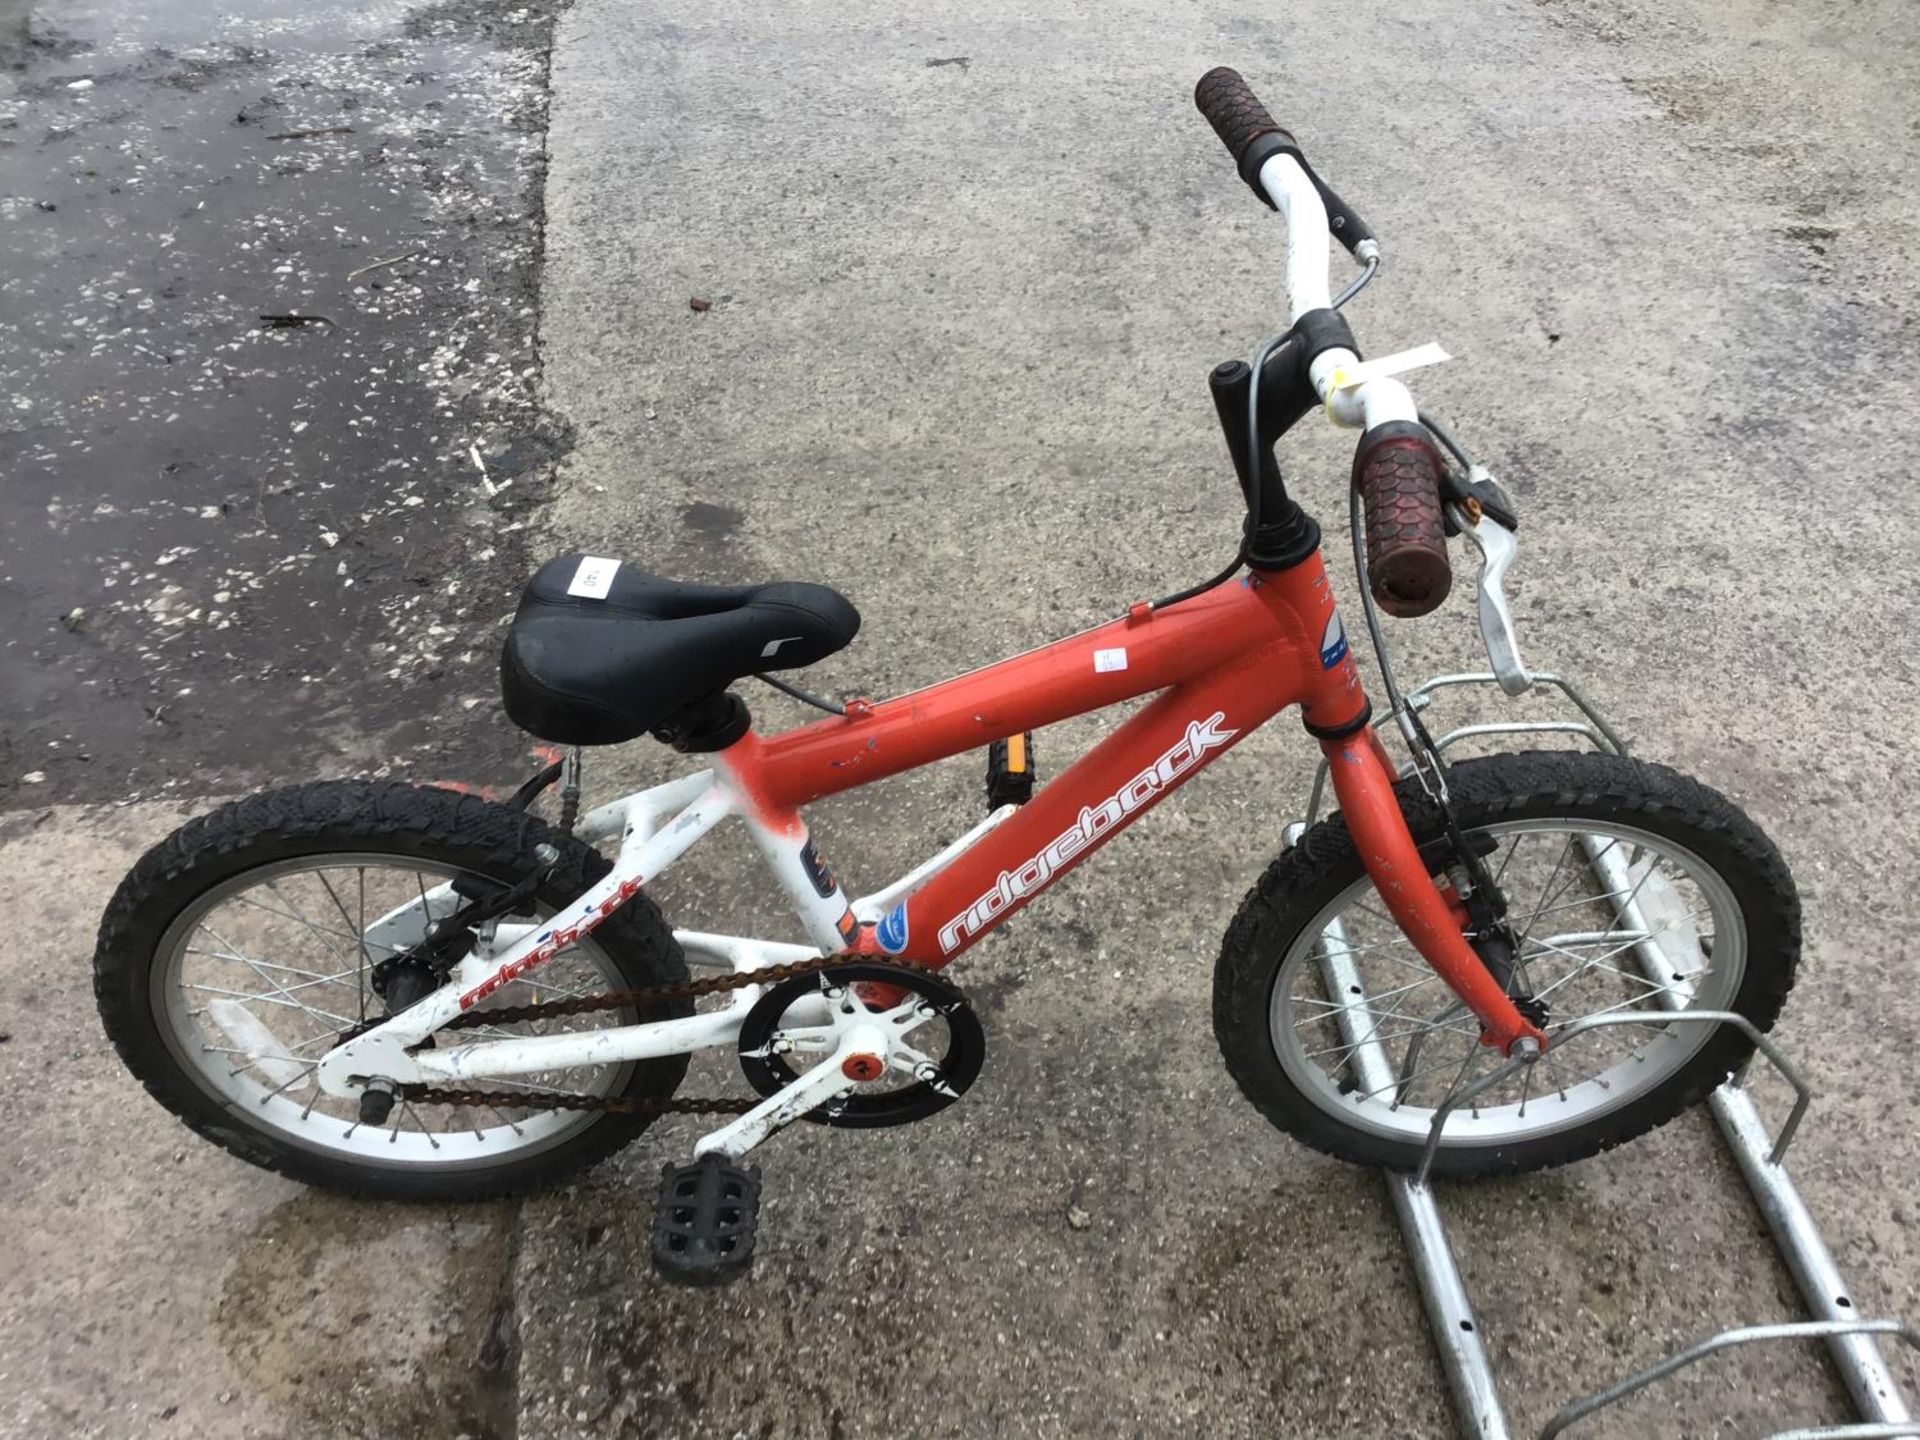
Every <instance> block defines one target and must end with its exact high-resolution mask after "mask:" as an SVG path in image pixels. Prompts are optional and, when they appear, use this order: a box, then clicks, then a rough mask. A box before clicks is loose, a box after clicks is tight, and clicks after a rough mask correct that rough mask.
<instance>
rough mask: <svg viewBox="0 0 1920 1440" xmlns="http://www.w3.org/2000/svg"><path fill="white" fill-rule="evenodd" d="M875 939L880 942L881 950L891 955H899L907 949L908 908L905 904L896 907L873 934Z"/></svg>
mask: <svg viewBox="0 0 1920 1440" xmlns="http://www.w3.org/2000/svg"><path fill="white" fill-rule="evenodd" d="M873 938H874V939H876V940H878V941H879V942H880V948H881V949H882V950H884V951H886V952H887V954H889V955H898V954H899V953H900V952H901V951H902V950H904V949H906V948H907V907H906V906H905V905H904V904H900V905H896V906H894V908H893V910H892V912H891V913H890V914H889V915H888V916H887V918H886V919H884V920H882V921H881V922H880V925H879V928H878V929H876V930H875V931H874V932H873Z"/></svg>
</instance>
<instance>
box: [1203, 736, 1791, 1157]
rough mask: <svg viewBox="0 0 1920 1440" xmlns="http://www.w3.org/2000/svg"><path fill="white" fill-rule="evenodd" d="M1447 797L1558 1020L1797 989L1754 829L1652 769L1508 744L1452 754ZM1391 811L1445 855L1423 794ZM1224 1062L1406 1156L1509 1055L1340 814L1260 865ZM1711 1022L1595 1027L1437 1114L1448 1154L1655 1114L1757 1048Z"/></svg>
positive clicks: (1262, 1106) (1753, 1013)
mask: <svg viewBox="0 0 1920 1440" xmlns="http://www.w3.org/2000/svg"><path fill="white" fill-rule="evenodd" d="M1448 788H1449V791H1450V793H1451V797H1452V802H1453V806H1454V810H1455V813H1456V814H1457V815H1458V816H1459V819H1460V821H1461V824H1462V827H1463V828H1464V829H1465V830H1466V832H1467V834H1468V837H1469V840H1470V841H1471V842H1474V843H1476V844H1477V845H1478V846H1479V847H1480V848H1482V849H1483V850H1484V852H1485V855H1486V864H1487V867H1488V869H1489V871H1491V872H1493V873H1494V874H1495V876H1496V878H1497V880H1498V883H1499V885H1500V888H1501V889H1502V890H1503V891H1504V892H1505V893H1506V895H1507V897H1508V900H1509V904H1510V907H1511V909H1510V915H1509V918H1510V921H1511V924H1512V927H1513V930H1514V932H1515V934H1516V936H1517V937H1518V940H1519V948H1518V951H1517V956H1518V961H1517V971H1516V978H1517V980H1518V981H1519V982H1520V983H1521V984H1522V985H1524V987H1525V989H1526V990H1527V992H1528V993H1530V994H1532V995H1533V996H1535V997H1536V998H1538V999H1539V1000H1541V1001H1543V1002H1544V1003H1545V1005H1546V1006H1547V1008H1548V1012H1549V1018H1548V1022H1547V1024H1546V1027H1545V1028H1546V1030H1547V1031H1548V1034H1549V1036H1556V1035H1558V1034H1559V1033H1560V1032H1562V1031H1564V1030H1565V1029H1566V1028H1567V1027H1568V1026H1569V1025H1570V1024H1572V1023H1573V1022H1574V1021H1576V1020H1579V1019H1581V1018H1583V1017H1586V1016H1592V1015H1600V1014H1608V1013H1623V1012H1627V1011H1634V1012H1636V1013H1637V1012H1639V1011H1642V1010H1645V1011H1647V1012H1649V1013H1650V1014H1652V1013H1653V1012H1658V1011H1660V1010H1662V1009H1663V1008H1664V1007H1671V1008H1682V1009H1684V1008H1697V1009H1706V1010H1733V1011H1737V1012H1739V1013H1740V1014H1742V1015H1745V1016H1746V1017H1747V1018H1748V1019H1750V1020H1752V1021H1753V1022H1754V1024H1755V1025H1756V1026H1758V1027H1759V1028H1760V1029H1762V1030H1765V1029H1768V1028H1770V1027H1771V1026H1772V1024H1773V1022H1774V1018H1775V1017H1776V1016H1777V1015H1778V1013H1779V1010H1780V1006H1781V1003H1782V1002H1783V1001H1784V1000H1785V998H1786V995H1787V991H1788V990H1789V989H1790V988H1791V987H1792V984H1793V976H1794V968H1795V965H1796V964H1797V962H1798V959H1799V950H1800V909H1799V901H1798V898H1797V896H1796V894H1795V892H1794V886H1793V880H1792V877H1791V876H1790V875H1789V874H1788V872H1787V869H1786V866H1785V864H1784V862H1782V860H1781V859H1780V856H1779V853H1778V852H1777V851H1776V850H1775V849H1774V847H1773V845H1772V844H1771V843H1770V842H1769V841H1768V840H1767V838H1766V836H1765V835H1764V834H1762V833H1761V831H1760V830H1759V828H1758V827H1757V826H1755V825H1754V823H1753V822H1752V821H1751V820H1749V819H1748V818H1747V817H1746V816H1745V815H1744V814H1742V813H1741V812H1740V811H1739V810H1738V809H1737V808H1735V807H1734V806H1733V805H1732V804H1731V803H1730V802H1729V801H1727V800H1726V799H1725V798H1724V797H1723V796H1721V795H1719V794H1717V793H1715V792H1714V791H1712V790H1709V789H1707V788H1706V787H1705V786H1703V785H1700V784H1698V783H1697V782H1695V781H1692V780H1689V779H1686V778H1685V777H1683V776H1681V775H1678V774H1676V773H1675V772H1673V771H1671V770H1668V769H1665V768H1664V767H1661V766H1657V765H1647V764H1642V763H1640V762H1638V761H1633V760H1628V759H1625V758H1622V757H1618V756H1609V755H1583V754H1572V753H1557V752H1556V753H1541V754H1527V755H1500V756H1493V757H1490V758H1487V759H1481V760H1469V761H1465V762H1463V763H1461V764H1459V765H1456V766H1454V767H1452V768H1451V769H1450V770H1449V772H1448ZM1399 794H1400V801H1401V807H1402V809H1403V810H1404V811H1405V812H1406V815H1407V819H1408V823H1409V825H1410V827H1411V829H1412V831H1413V835H1414V839H1415V841H1416V842H1417V843H1418V844H1420V845H1421V847H1422V849H1423V853H1425V854H1428V855H1429V856H1431V857H1433V859H1434V862H1435V863H1436V864H1437V863H1438V861H1439V857H1440V856H1441V855H1442V854H1443V853H1444V849H1445V847H1444V845H1443V844H1442V843H1441V842H1442V839H1443V830H1442V823H1441V817H1440V814H1439V811H1438V808H1437V807H1436V806H1435V805H1434V804H1433V803H1432V802H1431V801H1430V800H1429V799H1428V798H1427V797H1426V796H1425V794H1424V793H1423V792H1422V791H1421V790H1420V788H1419V785H1418V783H1417V782H1403V784H1402V786H1401V788H1400V792H1399ZM1214 1030H1215V1034H1216V1036H1217V1037H1218V1039H1219V1043H1220V1048H1221V1052H1222V1054H1223V1055H1224V1056H1225V1058H1226V1062H1227V1068H1228V1069H1229V1071H1230V1072H1231V1073H1232V1074H1233V1076H1234V1078H1235V1080H1237V1081H1238V1082H1239V1084H1240V1087H1241V1089H1242V1090H1243V1091H1244V1092H1245V1093H1246V1095H1247V1097H1248V1098H1249V1099H1250V1100H1252V1101H1253V1103H1254V1104H1255V1106H1257V1107H1258V1108H1259V1110H1260V1112H1261V1113H1262V1114H1263V1115H1265V1116H1266V1117H1267V1118H1268V1119H1269V1120H1271V1121H1272V1122H1273V1123H1274V1124H1275V1125H1277V1126H1279V1127H1280V1128H1281V1129H1282V1130H1285V1131H1287V1132H1288V1133H1289V1134H1291V1135H1293V1136H1295V1137H1296V1138H1298V1139H1300V1140H1303V1141H1305V1142H1306V1143H1307V1144H1309V1145H1312V1146H1314V1147H1315V1148H1317V1149H1320V1150H1324V1151H1326V1152H1328V1153H1329V1154H1333V1155H1337V1156H1340V1157H1341V1158H1343V1159H1347V1160H1352V1161H1355V1162H1357V1163H1361V1164H1368V1165H1384V1166H1388V1167H1392V1168H1399V1169H1410V1168H1412V1167H1414V1166H1416V1165H1418V1163H1419V1161H1420V1158H1421V1153H1422V1150H1423V1148H1424V1146H1425V1144H1426V1141H1427V1136H1428V1132H1429V1126H1430V1124H1431V1122H1432V1120H1433V1117H1434V1114H1435V1111H1436V1109H1437V1108H1438V1107H1439V1106H1441V1105H1443V1104H1445V1103H1446V1101H1447V1100H1448V1099H1449V1098H1451V1097H1454V1096H1457V1095H1459V1094H1461V1093H1462V1092H1463V1091H1464V1090H1465V1089H1466V1088H1467V1087H1469V1086H1470V1085H1472V1083H1473V1082H1474V1081H1475V1080H1476V1079H1478V1078H1480V1077H1482V1076H1484V1075H1486V1074H1487V1073H1488V1072H1489V1071H1491V1070H1492V1069H1494V1068H1495V1067H1496V1066H1497V1065H1499V1064H1500V1063H1501V1060H1500V1057H1499V1056H1498V1054H1497V1053H1496V1052H1494V1051H1493V1050H1491V1049H1490V1048H1488V1047H1486V1046H1483V1045H1481V1044H1480V1043H1479V1026H1478V1023H1477V1022H1476V1021H1475V1020H1474V1018H1473V1016H1472V1015H1471V1014H1469V1013H1468V1012H1467V1011H1466V1010H1465V1009H1464V1007H1462V1006H1461V1005H1460V1004H1459V1003H1458V1002H1457V1001H1456V1000H1455V999H1454V997H1453V995H1452V993H1451V992H1450V991H1449V990H1448V989H1447V988H1446V986H1445V984H1444V983H1443V982H1442V981H1441V980H1440V979H1439V977H1438V976H1436V975H1435V974H1434V973H1433V972H1432V970H1430V969H1429V968H1428V967H1427V965H1426V963H1425V962H1424V961H1423V960H1422V959H1421V957H1420V955H1419V953H1418V952H1417V951H1416V950H1415V949H1414V948H1413V946H1412V944H1411V942H1409V941H1408V940H1407V939H1406V937H1405V936H1404V935H1402V934H1401V932H1400V930H1399V927H1398V926H1397V925H1395V924H1394V922H1393V921H1392V920H1391V918H1389V917H1388V915H1387V913H1386V911H1385V908H1384V907H1383V906H1382V905H1381V903H1380V900H1379V897H1378V895H1377V894H1376V893H1375V891H1374V888H1373V884H1372V881H1371V880H1370V879H1369V878H1368V876H1367V874H1366V871H1365V868H1364V867H1363V865H1362V864H1361V861H1360V857H1359V855H1358V853H1357V852H1356V851H1355V849H1354V846H1353V842H1352V840H1351V838H1350V837H1349V836H1348V834H1347V831H1346V827H1345V825H1344V824H1343V823H1342V822H1341V820H1340V818H1339V817H1338V816H1337V815H1336V816H1334V817H1331V818H1330V819H1328V820H1326V821H1323V822H1322V823H1320V824H1319V825H1316V826H1315V827H1313V829H1311V830H1309V831H1308V832H1307V833H1306V834H1305V835H1304V836H1302V837H1301V840H1300V842H1299V843H1298V844H1297V845H1296V846H1294V848H1293V849H1292V850H1290V851H1288V853H1287V854H1286V855H1285V856H1283V857H1282V858H1281V859H1280V860H1279V861H1277V862H1275V864H1274V865H1273V866H1272V867H1271V868H1270V869H1269V870H1268V871H1267V873H1266V874H1265V875H1264V876H1263V877H1262V878H1261V880H1260V882H1259V884H1258V885H1256V886H1255V888H1254V889H1253V891H1252V892H1251V893H1250V894H1249V895H1248V896H1247V899H1246V901H1245V902H1244V903H1243V904H1242V905H1241V908H1240V911H1239V914H1238V915H1237V916H1236V917H1235V919H1234V922H1233V925H1232V927H1231V928H1230V929H1229V930H1228V932H1227V937H1226V941H1225V944H1224V945H1223V947H1222V951H1221V956H1220V961H1219V965H1218V967H1217V968H1216V970H1215V974H1214ZM1752 1050H1753V1044H1752V1042H1751V1041H1750V1040H1749V1039H1747V1037H1746V1036H1745V1035H1744V1034H1742V1033H1741V1032H1740V1031H1738V1030H1736V1029H1734V1028H1732V1027H1730V1026H1725V1025H1720V1026H1714V1025H1707V1024H1691V1025H1689V1024H1662V1023H1660V1022H1659V1021H1658V1019H1656V1018H1650V1019H1648V1020H1647V1021H1644V1022H1636V1023H1634V1024H1622V1025H1618V1026H1610V1027H1607V1028H1603V1029H1598V1030H1593V1031H1589V1032H1587V1033H1585V1034H1582V1035H1580V1036H1577V1037H1575V1038H1573V1039H1571V1040H1569V1041H1568V1042H1567V1044H1566V1046H1565V1048H1559V1047H1556V1046H1551V1045H1550V1047H1549V1050H1548V1053H1547V1055H1546V1056H1545V1057H1543V1058H1542V1059H1541V1060H1540V1061H1539V1062H1538V1063H1537V1064H1535V1065H1532V1066H1528V1067H1525V1068H1523V1069H1522V1070H1521V1071H1520V1072H1519V1073H1518V1074H1517V1075H1515V1076H1513V1077H1511V1078H1510V1079H1508V1080H1505V1081H1502V1082H1500V1083H1499V1084H1497V1085H1495V1086H1494V1087H1493V1088H1491V1089H1489V1090H1487V1091H1483V1092H1481V1093H1480V1094H1479V1095H1477V1096H1476V1097H1474V1098H1473V1099H1472V1100H1471V1101H1469V1102H1467V1103H1466V1104H1463V1105H1462V1106H1461V1107H1460V1108H1459V1109H1458V1110H1456V1111H1455V1112H1454V1113H1453V1114H1452V1115H1451V1116H1450V1117H1449V1119H1448V1121H1447V1124H1446V1127H1445V1132H1444V1137H1443V1139H1442V1142H1441V1145H1440V1148H1439V1151H1438V1153H1437V1155H1436V1157H1435V1161H1434V1169H1435V1172H1436V1173H1439V1174H1451V1175H1479V1174H1503V1173H1514V1172H1519V1171H1526V1170H1534V1169H1539V1168H1542V1167H1545V1166H1549V1165H1557V1164H1562V1163H1565V1162H1566V1161H1569V1160H1577V1159H1580V1158H1581V1157H1583V1156H1587V1155H1591V1154H1594V1153H1595V1152H1596V1151H1599V1150H1604V1149H1607V1148H1609V1147H1610V1146H1613V1145H1617V1144H1619V1143H1621V1142H1622V1141H1624V1140H1628V1139H1631V1138H1633V1137H1634V1136H1636V1135H1639V1134H1642V1133H1644V1132H1645V1131H1647V1130H1650V1129H1652V1128H1654V1127H1655V1126H1657V1125H1660V1124H1663V1123H1665V1122H1666V1121H1667V1120H1669V1119H1671V1118H1672V1117H1673V1116H1674V1115H1676V1114H1678V1113H1679V1112H1680V1111H1681V1110H1683V1109H1685V1108H1687V1107H1688V1106H1690V1105H1693V1104H1695V1103H1697V1102H1698V1101H1700V1100H1701V1099H1704V1098H1705V1096H1706V1095H1707V1094H1708V1093H1709V1092H1710V1091H1711V1090H1712V1089H1713V1088H1714V1087H1715V1086H1717V1085H1719V1084H1720V1083H1721V1082H1722V1081H1723V1080H1725V1079H1726V1077H1727V1076H1728V1074H1729V1073H1730V1072H1731V1071H1732V1070H1733V1069H1734V1068H1735V1067H1736V1066H1737V1065H1739V1064H1740V1063H1741V1062H1742V1061H1744V1060H1745V1059H1746V1057H1747V1056H1748V1055H1749V1054H1750V1053H1751V1052H1752Z"/></svg>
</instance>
